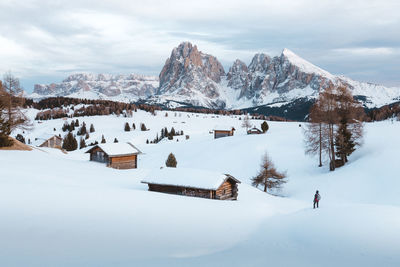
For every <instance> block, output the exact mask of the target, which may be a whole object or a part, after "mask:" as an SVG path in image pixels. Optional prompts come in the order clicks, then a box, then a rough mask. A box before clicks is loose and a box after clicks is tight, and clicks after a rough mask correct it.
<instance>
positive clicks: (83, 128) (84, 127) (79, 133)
mask: <svg viewBox="0 0 400 267" xmlns="http://www.w3.org/2000/svg"><path fill="white" fill-rule="evenodd" d="M86 133H87V130H86V123H85V122H83V123H82V126H81V128H79V130H78V132H77V135H85V134H86Z"/></svg>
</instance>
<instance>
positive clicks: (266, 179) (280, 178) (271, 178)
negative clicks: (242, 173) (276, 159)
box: [251, 154, 286, 192]
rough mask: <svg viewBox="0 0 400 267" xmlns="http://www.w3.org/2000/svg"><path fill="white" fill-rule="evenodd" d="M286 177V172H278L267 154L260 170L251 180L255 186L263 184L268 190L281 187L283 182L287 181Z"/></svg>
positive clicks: (265, 189) (265, 190)
mask: <svg viewBox="0 0 400 267" xmlns="http://www.w3.org/2000/svg"><path fill="white" fill-rule="evenodd" d="M285 178H286V174H284V173H280V172H278V171H277V170H276V168H275V167H274V164H273V163H272V161H271V159H270V158H269V156H268V154H265V155H264V158H263V162H262V164H261V170H260V172H259V173H258V175H257V176H255V177H253V178H252V179H251V180H252V185H253V186H255V187H258V186H260V185H261V186H263V187H264V192H267V190H268V189H273V188H280V187H281V185H282V184H284V183H286V181H285Z"/></svg>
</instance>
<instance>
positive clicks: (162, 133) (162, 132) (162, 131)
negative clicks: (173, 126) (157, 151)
mask: <svg viewBox="0 0 400 267" xmlns="http://www.w3.org/2000/svg"><path fill="white" fill-rule="evenodd" d="M164 137H165V134H164V129H161V137H160V138H161V139H163V138H164Z"/></svg>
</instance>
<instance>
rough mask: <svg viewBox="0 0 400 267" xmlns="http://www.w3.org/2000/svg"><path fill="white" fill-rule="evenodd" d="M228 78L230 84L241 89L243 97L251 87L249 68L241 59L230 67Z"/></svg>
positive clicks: (236, 88)
mask: <svg viewBox="0 0 400 267" xmlns="http://www.w3.org/2000/svg"><path fill="white" fill-rule="evenodd" d="M226 78H227V80H228V86H229V87H231V88H233V89H235V90H240V95H239V98H241V97H243V96H244V94H245V93H246V89H247V88H248V87H249V80H250V77H249V69H248V68H247V66H246V64H245V63H244V62H243V61H240V60H239V59H236V60H235V62H233V65H232V67H230V68H229V72H228V74H227V75H226Z"/></svg>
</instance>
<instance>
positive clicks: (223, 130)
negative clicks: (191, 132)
mask: <svg viewBox="0 0 400 267" xmlns="http://www.w3.org/2000/svg"><path fill="white" fill-rule="evenodd" d="M234 131H235V128H234V127H218V126H217V127H215V128H214V139H217V138H221V137H227V136H233V133H234Z"/></svg>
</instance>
